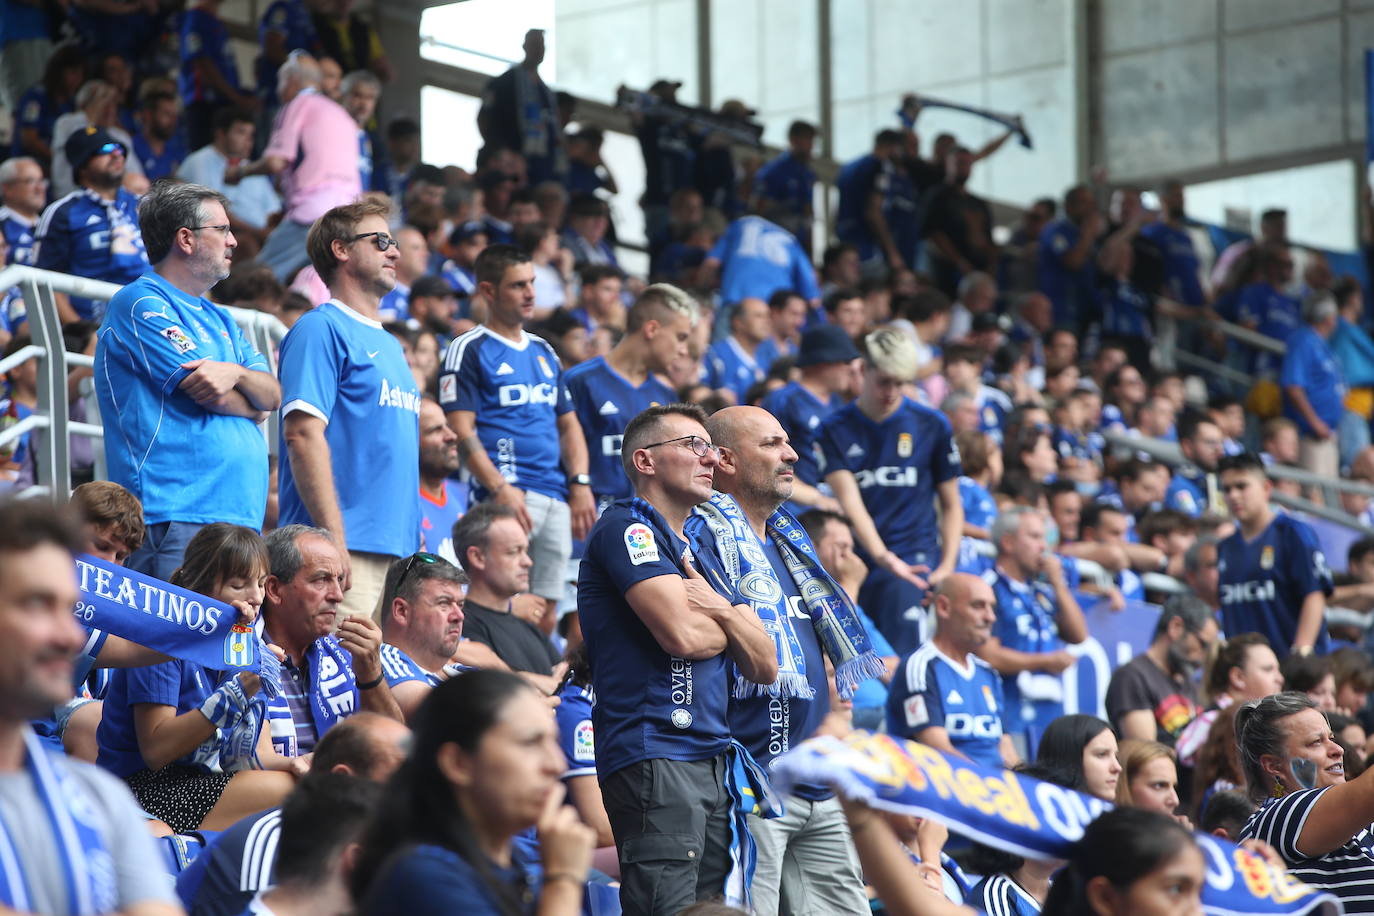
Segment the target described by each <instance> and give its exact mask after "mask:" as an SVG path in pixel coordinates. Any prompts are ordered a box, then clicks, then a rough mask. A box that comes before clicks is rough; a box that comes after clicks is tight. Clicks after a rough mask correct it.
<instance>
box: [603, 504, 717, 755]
mask: <svg viewBox="0 0 1374 916" xmlns="http://www.w3.org/2000/svg"><path fill="white" fill-rule="evenodd" d="M686 550H687V544H686V543H685V542H684V541H683V540H682V539H681V538H679V537H678V536H677V535H676V534H675V533H674V532H673V530H672V529H671V528H670V527H669V526H668V523H667V522H666V521H665V520H664V518H663V516H662V515H660V514H659V513H658V512H657V511H656V510H655V509H654V508H653V507H652V506H650V505H649V504H648V503H646V502H645V501H644V500H642V499H629V500H620V501H617V502H614V503H612V504H611V505H610V506H609V507H607V509H606V511H605V512H603V513H602V514H601V518H600V519H598V520H597V523H596V526H595V527H594V528H593V529H592V531H591V534H590V535H589V536H588V538H587V551H586V554H585V556H583V558H582V565H581V569H580V572H579V573H578V579H577V615H578V618H579V619H580V620H581V622H582V633H583V635H584V636H585V638H586V640H587V653H588V656H589V657H590V659H591V665H592V689H593V691H594V692H595V693H596V706H595V707H594V708H593V710H592V722H593V724H594V725H595V728H596V770H597V774H598V775H599V776H600V778H601V780H602V781H603V782H604V781H605V779H606V777H608V776H610V775H611V774H612V773H614V772H616V771H617V770H619V769H622V768H623V767H626V766H629V765H630V764H632V763H638V762H639V761H641V760H650V759H654V758H667V759H670V760H686V761H692V760H709V759H710V758H712V757H715V756H716V755H717V754H720V753H723V752H724V751H725V748H726V747H727V746H728V745H729V743H730V728H729V725H728V724H727V722H726V710H727V703H728V684H727V678H726V657H725V655H724V653H722V654H720V655H717V656H714V657H712V658H707V659H699V660H692V659H685V658H677V657H675V656H672V655H669V654H668V653H667V652H665V651H663V648H662V647H661V646H659V644H658V641H657V640H656V639H654V636H653V634H652V633H650V632H649V628H648V627H647V626H645V625H644V622H643V621H642V620H640V618H639V615H638V614H636V613H635V612H634V609H633V608H632V607H630V603H629V602H628V601H626V600H625V593H626V592H628V591H629V590H630V589H631V588H632V587H633V586H635V585H637V584H638V583H640V582H643V581H644V580H646V579H653V578H656V577H658V576H682V575H684V573H685V567H684V565H683V554H684V552H685V551H686Z"/></svg>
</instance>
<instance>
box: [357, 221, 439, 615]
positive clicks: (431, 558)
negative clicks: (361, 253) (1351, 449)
mask: <svg viewBox="0 0 1374 916" xmlns="http://www.w3.org/2000/svg"><path fill="white" fill-rule="evenodd" d="M374 234H375V233H369V235H374ZM383 250H385V249H383ZM447 562H448V561H447V560H445V559H444V558H443V557H441V556H438V555H437V554H432V553H425V552H424V551H420V552H419V553H412V554H411V555H410V556H408V557H406V565H405V566H403V567H401V576H400V578H398V579H397V580H396V591H398V592H399V591H400V590H401V586H402V585H404V584H405V581H406V576H408V575H410V571H411V570H412V569H414V568H415V567H416V566H418V565H422V564H423V565H432V564H434V563H447Z"/></svg>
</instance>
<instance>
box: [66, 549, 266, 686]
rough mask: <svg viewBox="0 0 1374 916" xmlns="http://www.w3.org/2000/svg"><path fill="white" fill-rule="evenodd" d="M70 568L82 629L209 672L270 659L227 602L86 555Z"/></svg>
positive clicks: (247, 667)
mask: <svg viewBox="0 0 1374 916" xmlns="http://www.w3.org/2000/svg"><path fill="white" fill-rule="evenodd" d="M76 571H77V579H78V584H79V585H80V588H81V598H80V600H78V601H77V603H76V608H75V611H74V613H75V614H76V621H77V623H79V624H81V625H82V626H83V627H85V628H86V629H87V630H92V629H100V630H104V631H106V632H108V633H113V634H114V635H116V636H122V637H124V638H125V639H127V640H130V641H131V642H136V643H138V644H139V645H140V646H147V647H148V648H149V649H154V650H156V651H158V652H161V653H163V654H164V655H170V656H172V657H173V658H179V659H182V660H183V661H188V662H195V663H196V664H197V665H200V666H201V667H202V668H207V669H209V670H211V671H222V670H226V669H228V670H232V671H258V670H259V667H260V666H264V665H265V666H270V665H271V663H272V662H275V661H276V658H275V656H272V653H271V652H268V651H267V650H266V648H265V647H264V646H263V645H262V643H261V640H260V639H259V638H258V637H257V635H256V634H255V633H254V632H253V628H252V627H248V626H243V625H241V624H239V623H237V622H236V621H237V620H238V612H237V611H236V610H234V608H233V606H232V605H228V604H225V603H224V602H221V601H216V600H214V599H213V598H207V597H205V596H204V595H199V594H196V593H195V592H192V591H187V590H186V589H184V588H181V587H179V586H176V585H172V584H170V583H167V582H163V581H162V580H161V579H155V578H153V577H152V576H147V575H144V574H143V573H140V572H135V571H134V570H132V569H125V568H124V567H122V566H115V565H114V564H113V563H107V562H105V561H104V560H98V559H96V558H95V557H91V556H85V555H83V556H80V557H77V559H76ZM267 657H271V662H269V661H267ZM266 681H267V678H264V682H266Z"/></svg>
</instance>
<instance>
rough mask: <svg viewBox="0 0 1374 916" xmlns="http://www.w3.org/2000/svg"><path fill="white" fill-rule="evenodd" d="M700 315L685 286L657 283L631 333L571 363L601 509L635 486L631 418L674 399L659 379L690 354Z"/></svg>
mask: <svg viewBox="0 0 1374 916" xmlns="http://www.w3.org/2000/svg"><path fill="white" fill-rule="evenodd" d="M699 317H700V309H699V308H698V307H697V304H696V302H695V301H693V300H692V298H691V297H690V296H688V295H687V294H686V293H684V292H683V291H682V290H680V289H678V288H677V287H675V286H669V285H668V284H666V283H656V284H654V285H653V286H650V287H648V288H646V289H645V290H644V292H642V293H640V294H639V298H638V299H637V300H635V304H634V306H633V307H632V308H631V309H630V312H629V315H628V316H627V318H626V323H625V336H623V337H621V338H620V342H619V343H617V344H616V345H615V347H613V348H612V349H611V352H610V353H608V354H606V355H605V356H597V357H594V358H593V359H590V360H588V361H587V362H585V363H582V364H581V365H579V366H577V367H575V368H573V369H571V370H569V371H568V374H567V375H566V376H564V379H563V384H564V386H565V387H566V388H567V390H568V396H569V397H570V398H571V399H572V404H573V409H574V410H575V411H576V412H577V419H578V422H579V423H580V424H581V426H582V434H583V436H585V437H586V440H587V455H588V470H589V472H590V474H591V478H592V497H593V498H594V499H595V500H596V508H597V512H598V514H599V513H600V512H601V511H603V510H604V509H605V508H606V506H608V505H610V503H611V502H612V501H613V500H617V499H628V498H629V497H630V496H631V495H632V493H633V491H632V490H631V489H630V480H629V478H628V477H626V475H625V468H624V466H623V465H622V464H621V460H620V446H621V440H622V437H623V436H624V434H625V427H626V426H627V425H629V422H630V420H632V419H634V418H635V417H637V416H639V414H640V413H641V412H642V411H644V410H647V409H648V408H650V407H652V406H653V405H655V404H671V403H672V402H673V401H674V400H675V398H674V396H673V390H672V389H671V388H669V387H668V386H667V385H665V384H664V383H663V382H662V381H660V380H659V375H662V374H666V373H667V372H668V370H669V368H670V367H671V366H672V364H673V363H674V362H676V361H677V360H680V359H684V358H686V356H687V355H688V342H689V340H690V339H691V336H692V328H693V327H695V326H696V323H697V320H698V319H699Z"/></svg>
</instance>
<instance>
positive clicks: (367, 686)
mask: <svg viewBox="0 0 1374 916" xmlns="http://www.w3.org/2000/svg"><path fill="white" fill-rule="evenodd" d="M382 680H383V676H382V675H380V674H379V675H377V678H376V679H375V680H371V681H368V682H367V683H366V684H359V685H358V689H359V690H371V689H372V688H373V687H377V686H379V685H380V684H381V683H382Z"/></svg>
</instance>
